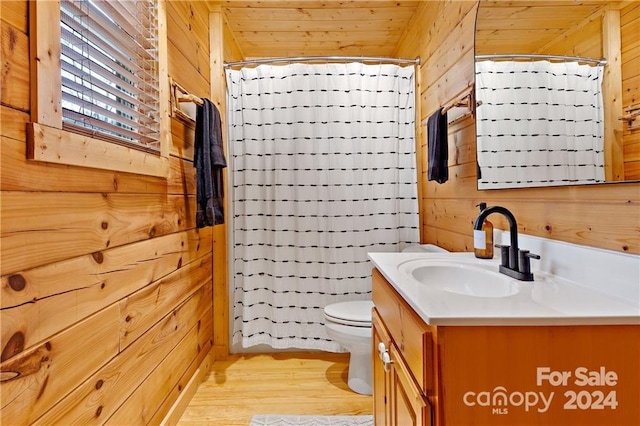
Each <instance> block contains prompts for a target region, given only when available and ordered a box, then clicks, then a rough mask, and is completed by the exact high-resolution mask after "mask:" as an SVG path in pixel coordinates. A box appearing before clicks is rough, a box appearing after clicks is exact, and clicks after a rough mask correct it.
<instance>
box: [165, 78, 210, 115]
mask: <svg viewBox="0 0 640 426" xmlns="http://www.w3.org/2000/svg"><path fill="white" fill-rule="evenodd" d="M169 83H170V84H171V116H173V117H177V118H180V119H182V120H185V121H187V122H189V123H194V122H195V121H196V110H195V108H193V107H191V108H189V107H187V106H186V105H182V104H185V103H192V104H193V105H202V104H203V103H204V102H203V101H202V98H199V97H198V96H196V95H192V94H191V93H189V92H188V91H187V90H186V89H185V88H184V87H182V86H181V85H180V84H178V83H177V82H176V81H175V80H173V79H172V78H171V77H169Z"/></svg>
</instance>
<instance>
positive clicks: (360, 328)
mask: <svg viewBox="0 0 640 426" xmlns="http://www.w3.org/2000/svg"><path fill="white" fill-rule="evenodd" d="M402 251H403V252H430V253H437V252H446V251H447V250H445V249H443V248H442V247H438V246H435V245H432V244H421V245H418V244H414V245H411V246H409V247H407V248H405V249H404V250H402ZM372 309H373V302H372V301H370V300H358V301H348V302H338V303H333V304H331V305H327V306H326V307H325V308H324V318H325V329H326V331H327V335H328V336H329V337H330V338H331V339H333V340H335V341H336V342H338V343H339V344H340V345H342V346H343V347H344V348H345V349H346V350H347V351H349V352H350V353H351V358H350V360H349V378H348V380H347V384H348V385H349V388H351V390H352V391H354V392H356V393H360V394H363V395H371V394H372V385H373V383H372V382H373V375H372V373H371V366H372V364H373V363H372V358H371V345H372V338H373V337H372V334H371V310H372Z"/></svg>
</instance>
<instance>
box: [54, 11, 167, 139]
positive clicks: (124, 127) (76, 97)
mask: <svg viewBox="0 0 640 426" xmlns="http://www.w3.org/2000/svg"><path fill="white" fill-rule="evenodd" d="M157 12H158V10H157V1H154V0H138V1H130V0H129V1H126V0H125V1H113V0H110V1H103V0H62V2H61V7H60V28H61V68H62V70H61V72H62V109H63V113H62V115H63V128H64V129H66V130H70V131H73V132H79V133H84V134H88V135H90V136H91V137H94V138H99V139H104V140H107V141H110V142H115V143H121V144H125V145H134V146H136V147H138V148H142V149H149V150H154V151H159V150H160V141H159V139H160V125H159V117H160V114H159V90H158V81H159V75H158V69H159V66H158V19H157V15H158V13H157Z"/></svg>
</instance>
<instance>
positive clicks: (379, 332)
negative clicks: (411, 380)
mask: <svg viewBox="0 0 640 426" xmlns="http://www.w3.org/2000/svg"><path fill="white" fill-rule="evenodd" d="M371 324H372V326H373V351H372V353H373V419H374V422H375V426H386V425H390V424H391V422H390V419H391V413H390V411H391V410H390V409H391V401H390V399H389V398H388V395H389V389H390V384H389V382H390V373H389V372H388V370H389V369H390V367H388V366H387V367H386V368H385V363H384V360H383V359H382V355H381V352H380V349H381V347H380V344H381V343H382V345H384V349H386V350H388V348H389V347H390V345H391V338H390V337H389V333H388V332H387V330H386V328H385V327H384V325H383V324H382V322H381V321H380V317H379V316H378V312H377V311H376V310H375V309H374V310H373V315H372V320H371Z"/></svg>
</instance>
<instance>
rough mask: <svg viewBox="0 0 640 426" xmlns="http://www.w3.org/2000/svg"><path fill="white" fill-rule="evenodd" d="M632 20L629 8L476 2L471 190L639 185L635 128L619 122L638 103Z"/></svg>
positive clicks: (634, 12)
mask: <svg viewBox="0 0 640 426" xmlns="http://www.w3.org/2000/svg"><path fill="white" fill-rule="evenodd" d="M639 21H640V4H638V3H635V4H630V3H629V2H620V1H606V0H602V1H596V0H594V1H590V2H585V3H572V4H571V5H567V2H563V1H557V2H553V1H544V2H526V1H522V2H520V1H519V2H500V1H484V0H483V1H481V2H480V5H479V7H478V16H477V25H476V57H477V59H478V60H477V61H476V84H475V87H476V98H477V100H478V107H477V115H476V135H477V139H476V140H477V148H478V152H477V159H478V189H489V188H516V187H535V186H555V185H579V184H592V183H602V182H617V181H630V180H631V181H634V180H638V179H640V130H638V129H637V128H636V127H635V124H634V123H633V120H630V121H622V120H620V119H619V118H620V116H622V115H624V111H625V110H627V111H628V110H629V108H630V107H633V106H634V104H636V103H638V80H639V79H640V44H638V43H637V42H636V41H635V40H636V39H637V36H636V30H637V25H638V22H639ZM540 56H542V58H541V57H540ZM569 58H570V59H569ZM600 58H605V61H600ZM604 63H606V65H604ZM603 66H604V67H603ZM638 121H640V117H639V118H638Z"/></svg>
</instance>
